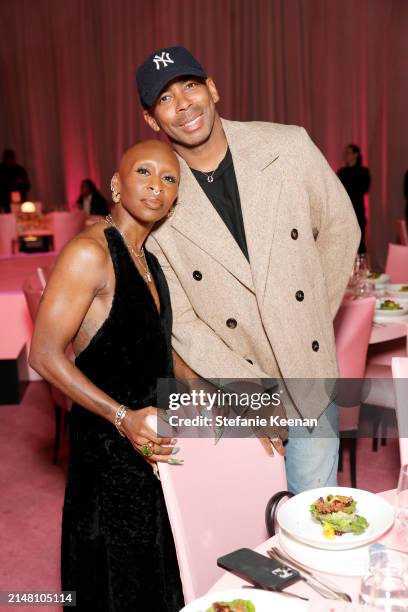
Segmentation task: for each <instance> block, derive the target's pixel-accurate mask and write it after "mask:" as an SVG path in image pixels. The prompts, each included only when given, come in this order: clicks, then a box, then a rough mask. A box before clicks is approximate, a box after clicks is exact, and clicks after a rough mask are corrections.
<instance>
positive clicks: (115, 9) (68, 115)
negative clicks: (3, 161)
mask: <svg viewBox="0 0 408 612" xmlns="http://www.w3.org/2000/svg"><path fill="white" fill-rule="evenodd" d="M0 24H1V37H0V79H1V88H0V114H1V117H2V121H1V124H0V147H1V148H3V147H12V148H14V149H15V150H16V151H17V153H18V157H19V160H20V161H21V162H22V163H23V164H24V165H25V166H26V168H27V169H28V171H29V174H30V177H31V180H32V184H33V187H32V191H31V197H32V199H39V200H42V201H43V202H45V204H46V205H47V206H48V207H53V206H55V205H61V204H64V203H70V204H72V203H73V202H74V201H75V200H76V198H77V196H78V190H79V183H80V181H81V180H82V179H83V178H84V177H88V176H89V177H90V178H92V179H93V180H95V182H96V183H97V184H98V185H100V187H101V190H102V192H103V193H104V194H105V195H106V196H108V195H109V181H110V177H111V175H112V173H113V171H114V170H115V168H116V167H117V163H118V160H119V158H120V156H121V153H122V152H123V151H124V149H125V148H127V147H128V146H130V145H131V144H132V143H134V142H135V141H137V140H139V139H143V138H146V137H151V136H152V132H150V131H149V130H148V128H147V126H145V125H144V122H143V120H142V117H141V110H140V107H139V103H138V99H137V95H136V88H135V68H136V66H137V65H138V63H139V62H140V61H142V60H143V59H144V58H145V56H146V55H147V54H148V53H150V52H151V51H152V50H153V49H154V48H157V47H160V46H168V45H175V44H182V45H185V46H187V47H188V48H190V49H191V51H192V52H193V53H195V54H196V55H197V57H198V58H199V59H200V60H201V61H202V63H203V64H204V66H205V67H206V69H207V71H208V72H209V74H211V75H212V76H213V77H214V79H215V81H216V83H217V85H218V88H219V90H220V94H221V102H220V105H219V109H220V112H221V114H222V115H223V116H224V117H227V118H233V119H238V120H244V121H247V120H264V121H276V122H281V123H289V124H300V125H303V126H305V127H306V129H307V130H308V131H309V133H310V134H311V136H312V137H313V138H314V140H315V141H316V143H317V144H318V146H319V147H320V148H321V149H322V151H323V152H324V154H325V155H326V156H327V158H328V160H329V162H330V163H331V165H332V166H333V168H334V169H337V168H338V167H339V166H340V165H341V163H342V159H341V156H342V151H343V148H344V145H345V144H347V143H349V142H355V143H357V144H359V145H360V146H361V147H362V150H363V155H364V162H365V164H366V165H368V166H369V168H370V170H371V174H372V189H371V193H370V198H369V210H370V219H371V226H370V234H371V240H370V242H371V252H372V253H375V259H376V262H377V264H378V263H379V264H382V263H384V257H385V252H386V245H387V242H388V241H390V240H395V235H396V232H395V221H396V219H397V218H398V217H400V216H402V213H403V205H404V200H403V194H402V181H403V174H404V172H405V170H406V169H407V167H408V137H407V129H406V113H407V100H408V79H407V74H408V71H407V64H408V35H407V31H408V2H407V1H406V0H358V1H356V0H206V1H205V2H203V1H202V0H150V2H149V1H147V0H141V1H139V0H69V1H68V2H67V1H66V0H34V1H33V0H13V1H12V2H10V0H0Z"/></svg>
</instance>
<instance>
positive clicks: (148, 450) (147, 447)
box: [140, 442, 153, 458]
mask: <svg viewBox="0 0 408 612" xmlns="http://www.w3.org/2000/svg"><path fill="white" fill-rule="evenodd" d="M152 446H153V442H148V443H147V444H143V446H142V447H141V449H140V450H141V451H142V455H144V456H145V457H147V458H149V457H151V456H152V455H153V450H152Z"/></svg>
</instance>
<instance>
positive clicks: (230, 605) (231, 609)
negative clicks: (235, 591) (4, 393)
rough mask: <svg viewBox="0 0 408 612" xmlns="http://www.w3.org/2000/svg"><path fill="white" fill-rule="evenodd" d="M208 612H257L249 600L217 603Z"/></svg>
mask: <svg viewBox="0 0 408 612" xmlns="http://www.w3.org/2000/svg"><path fill="white" fill-rule="evenodd" d="M206 612H256V611H255V606H254V604H253V603H252V601H249V599H234V601H216V602H214V603H213V604H212V605H211V606H210V607H209V608H207V611H206Z"/></svg>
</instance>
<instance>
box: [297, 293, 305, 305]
mask: <svg viewBox="0 0 408 612" xmlns="http://www.w3.org/2000/svg"><path fill="white" fill-rule="evenodd" d="M295 297H296V299H297V301H298V302H303V300H304V299H305V294H304V293H303V291H296V294H295Z"/></svg>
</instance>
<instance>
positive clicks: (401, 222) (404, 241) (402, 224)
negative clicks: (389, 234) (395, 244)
mask: <svg viewBox="0 0 408 612" xmlns="http://www.w3.org/2000/svg"><path fill="white" fill-rule="evenodd" d="M397 236H398V240H399V243H400V244H401V245H403V246H408V231H407V222H406V221H405V219H397Z"/></svg>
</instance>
